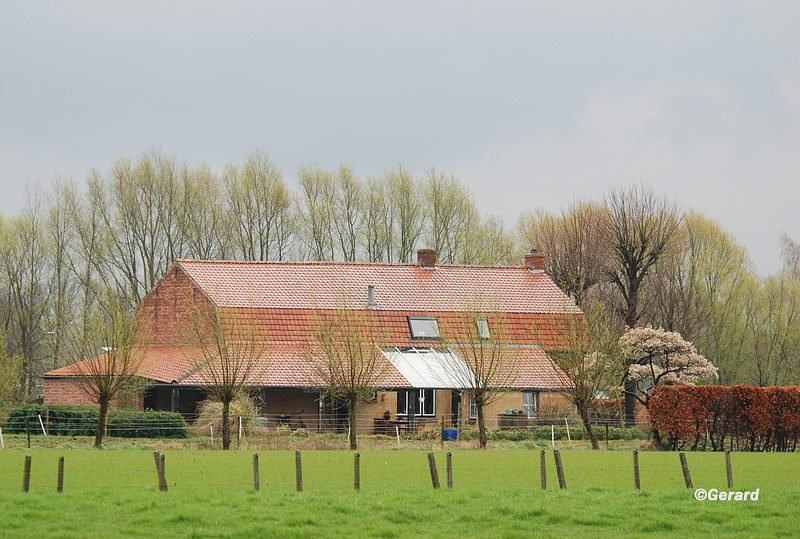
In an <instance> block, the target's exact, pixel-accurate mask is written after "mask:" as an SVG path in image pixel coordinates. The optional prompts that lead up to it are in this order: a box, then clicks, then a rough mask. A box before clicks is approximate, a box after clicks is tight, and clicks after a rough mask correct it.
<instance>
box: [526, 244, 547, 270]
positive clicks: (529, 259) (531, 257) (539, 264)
mask: <svg viewBox="0 0 800 539" xmlns="http://www.w3.org/2000/svg"><path fill="white" fill-rule="evenodd" d="M525 267H526V268H528V269H529V270H530V271H535V272H539V271H544V253H542V252H541V251H537V250H536V249H531V252H530V253H528V254H526V255H525Z"/></svg>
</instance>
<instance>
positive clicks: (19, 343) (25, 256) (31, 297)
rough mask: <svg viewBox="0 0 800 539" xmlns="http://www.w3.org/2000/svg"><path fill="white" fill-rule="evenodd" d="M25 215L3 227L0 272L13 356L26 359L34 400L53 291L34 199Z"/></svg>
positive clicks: (28, 387)
mask: <svg viewBox="0 0 800 539" xmlns="http://www.w3.org/2000/svg"><path fill="white" fill-rule="evenodd" d="M30 204H31V205H30V207H29V209H28V211H27V212H26V214H25V215H23V216H21V217H17V218H15V219H13V220H12V221H10V222H6V223H4V226H3V230H2V232H3V234H2V237H0V268H2V271H3V273H4V274H5V278H6V284H7V286H8V289H7V294H8V299H9V303H10V308H11V311H10V313H9V317H8V325H7V328H6V330H7V331H8V333H7V335H8V337H9V341H10V344H11V346H10V347H9V348H10V352H11V354H12V355H20V356H22V358H23V368H22V376H23V380H22V387H23V389H24V392H25V395H26V396H27V397H29V398H30V397H32V396H34V385H35V380H36V379H37V378H38V375H39V374H40V373H41V369H40V367H41V365H40V363H41V359H42V349H43V347H42V341H43V339H44V337H45V331H46V330H45V328H44V325H43V324H44V321H45V319H46V314H47V307H48V303H49V300H50V293H51V291H52V290H51V287H50V283H49V280H50V279H49V275H48V274H47V271H46V270H47V268H46V265H45V264H44V263H43V261H44V260H45V259H46V241H45V232H44V224H43V223H42V219H41V217H40V215H39V213H40V211H39V203H38V201H36V200H33V199H32V202H30Z"/></svg>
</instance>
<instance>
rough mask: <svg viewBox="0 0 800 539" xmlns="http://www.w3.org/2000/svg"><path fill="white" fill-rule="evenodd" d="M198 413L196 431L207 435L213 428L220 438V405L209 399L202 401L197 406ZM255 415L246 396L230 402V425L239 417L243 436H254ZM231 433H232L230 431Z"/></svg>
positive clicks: (255, 426) (256, 411)
mask: <svg viewBox="0 0 800 539" xmlns="http://www.w3.org/2000/svg"><path fill="white" fill-rule="evenodd" d="M198 412H199V413H198V415H197V422H195V427H196V429H197V430H198V431H200V432H203V433H206V434H207V433H208V432H209V427H214V432H217V433H219V435H220V436H222V403H221V402H219V401H215V400H211V399H208V400H204V401H203V402H201V403H200V405H199V406H198ZM257 415H258V410H257V408H256V405H255V403H254V402H253V401H252V399H250V397H248V396H247V395H245V394H242V395H239V396H238V397H236V398H235V399H234V400H233V402H231V407H230V420H231V423H233V422H235V421H236V418H237V417H241V418H242V429H243V431H244V432H243V434H245V435H248V436H251V435H253V434H256V430H257V428H258V425H257V422H256V417H257ZM231 428H232V429H238V428H239V427H238V425H233V424H232V425H231ZM231 432H234V431H233V430H232V431H231Z"/></svg>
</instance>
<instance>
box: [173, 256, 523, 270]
mask: <svg viewBox="0 0 800 539" xmlns="http://www.w3.org/2000/svg"><path fill="white" fill-rule="evenodd" d="M175 262H177V263H190V264H209V265H211V264H213V265H242V266H259V265H264V266H268V265H275V266H290V265H297V266H369V267H376V266H384V267H421V266H420V265H419V264H418V263H417V262H368V261H345V260H227V259H226V260H223V259H198V258H178V259H177V260H176V261H175ZM435 268H485V269H515V270H518V269H526V267H525V266H523V265H518V266H511V265H496V264H449V263H447V264H440V263H437V264H436V265H435Z"/></svg>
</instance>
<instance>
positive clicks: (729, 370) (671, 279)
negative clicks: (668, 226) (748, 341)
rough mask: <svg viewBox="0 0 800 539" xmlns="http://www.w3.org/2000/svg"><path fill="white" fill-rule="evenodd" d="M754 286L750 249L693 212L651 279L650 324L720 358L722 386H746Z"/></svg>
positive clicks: (649, 280) (649, 284)
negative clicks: (749, 297)
mask: <svg viewBox="0 0 800 539" xmlns="http://www.w3.org/2000/svg"><path fill="white" fill-rule="evenodd" d="M754 281H755V275H754V274H753V270H752V264H751V262H750V259H749V257H748V256H747V252H746V251H745V249H744V248H743V247H741V246H740V245H738V244H737V243H736V241H735V239H734V238H733V237H732V236H731V235H730V234H729V233H728V232H726V231H725V230H723V229H722V228H721V227H720V226H719V224H718V223H716V222H714V221H713V220H711V219H709V218H708V217H706V216H704V215H702V214H700V213H698V212H695V211H690V212H688V213H687V214H685V215H684V217H683V221H682V225H681V228H680V231H679V232H678V233H676V246H675V248H673V249H670V250H669V252H667V253H666V254H665V255H664V256H663V257H662V258H661V259H660V260H659V261H658V263H656V264H655V266H654V267H653V271H652V272H651V274H650V275H649V277H648V281H647V290H646V291H645V295H646V296H647V298H648V299H647V301H646V303H648V304H649V306H650V308H649V316H648V319H649V322H650V323H652V324H653V325H656V326H658V327H663V328H665V329H667V330H669V331H677V332H679V333H680V334H681V335H683V336H684V338H686V339H687V340H690V341H692V342H693V343H694V344H695V346H696V347H697V349H698V351H700V352H701V353H702V354H704V355H707V356H709V357H714V358H717V367H719V369H720V380H721V382H723V383H735V382H737V381H738V382H744V379H743V378H742V376H743V371H744V367H745V365H746V364H747V363H749V357H750V356H749V355H748V353H747V351H746V347H745V337H746V335H747V332H746V331H745V330H744V318H743V316H742V313H744V312H745V308H744V306H745V297H746V292H747V290H748V289H749V288H750V287H751V283H754Z"/></svg>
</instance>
